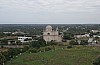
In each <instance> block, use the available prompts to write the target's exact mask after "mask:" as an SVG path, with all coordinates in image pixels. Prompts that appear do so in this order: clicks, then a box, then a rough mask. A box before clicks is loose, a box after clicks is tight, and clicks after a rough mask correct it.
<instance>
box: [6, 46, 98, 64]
mask: <svg viewBox="0 0 100 65" xmlns="http://www.w3.org/2000/svg"><path fill="white" fill-rule="evenodd" d="M63 48H64V47H63ZM99 55H100V47H86V46H76V47H74V48H71V49H67V48H66V47H65V48H64V49H62V48H61V47H59V48H57V49H56V50H55V51H47V52H42V53H23V54H22V55H19V56H18V57H17V58H14V59H13V60H12V61H8V62H7V63H6V64H5V65H93V64H92V63H93V61H94V60H95V59H96V58H97V57H98V56H99Z"/></svg>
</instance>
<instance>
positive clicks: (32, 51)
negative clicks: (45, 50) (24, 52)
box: [28, 48, 38, 53]
mask: <svg viewBox="0 0 100 65" xmlns="http://www.w3.org/2000/svg"><path fill="white" fill-rule="evenodd" d="M28 51H29V52H31V53H37V52H38V49H35V48H32V49H29V50H28Z"/></svg>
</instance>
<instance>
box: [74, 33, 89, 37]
mask: <svg viewBox="0 0 100 65" xmlns="http://www.w3.org/2000/svg"><path fill="white" fill-rule="evenodd" d="M74 37H75V38H82V37H90V35H89V34H84V35H75V36H74Z"/></svg>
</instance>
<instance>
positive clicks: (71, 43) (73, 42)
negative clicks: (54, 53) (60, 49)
mask: <svg viewBox="0 0 100 65" xmlns="http://www.w3.org/2000/svg"><path fill="white" fill-rule="evenodd" d="M69 44H70V45H78V42H77V41H76V40H71V41H70V42H69Z"/></svg>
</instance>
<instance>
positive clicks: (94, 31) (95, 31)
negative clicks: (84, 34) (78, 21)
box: [91, 30, 100, 33]
mask: <svg viewBox="0 0 100 65" xmlns="http://www.w3.org/2000/svg"><path fill="white" fill-rule="evenodd" d="M91 32H93V33H97V32H100V31H99V30H91Z"/></svg>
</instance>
